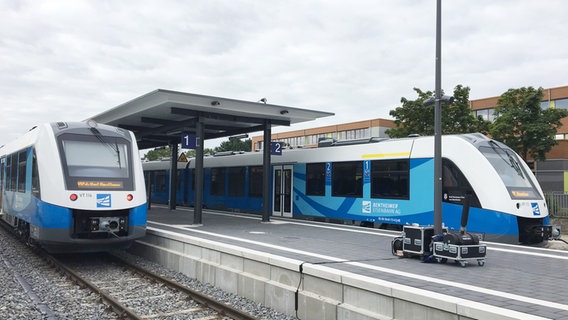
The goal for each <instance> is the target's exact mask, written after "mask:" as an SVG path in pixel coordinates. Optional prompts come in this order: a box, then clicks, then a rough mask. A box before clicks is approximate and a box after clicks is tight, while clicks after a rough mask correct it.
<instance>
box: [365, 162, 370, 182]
mask: <svg viewBox="0 0 568 320" xmlns="http://www.w3.org/2000/svg"><path fill="white" fill-rule="evenodd" d="M369 182H371V162H370V161H369V160H365V161H363V183H369Z"/></svg>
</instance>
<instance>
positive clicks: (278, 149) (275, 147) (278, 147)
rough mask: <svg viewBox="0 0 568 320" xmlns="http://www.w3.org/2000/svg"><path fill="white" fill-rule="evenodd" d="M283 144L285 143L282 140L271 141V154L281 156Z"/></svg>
mask: <svg viewBox="0 0 568 320" xmlns="http://www.w3.org/2000/svg"><path fill="white" fill-rule="evenodd" d="M283 145H284V143H282V142H270V154H271V155H273V156H281V155H282V146H283Z"/></svg>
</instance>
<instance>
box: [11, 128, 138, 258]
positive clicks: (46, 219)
mask: <svg viewBox="0 0 568 320" xmlns="http://www.w3.org/2000/svg"><path fill="white" fill-rule="evenodd" d="M0 190H1V192H0V198H1V199H0V215H1V218H2V220H3V221H4V222H6V223H8V224H9V225H10V226H12V227H13V228H14V229H15V230H16V231H17V232H18V234H20V235H21V237H22V238H24V239H25V240H26V241H28V242H29V243H34V244H39V245H40V246H42V247H44V248H45V249H47V250H48V251H51V252H80V251H101V250H107V249H114V248H121V247H127V246H129V245H130V244H131V242H132V241H133V240H135V239H138V238H141V237H143V236H144V235H145V233H146V210H147V205H146V190H145V187H144V176H143V172H142V165H141V163H140V161H139V155H138V147H137V145H136V139H135V137H134V134H133V133H132V132H130V131H127V130H123V129H120V128H116V127H111V126H106V125H101V124H97V123H95V122H93V121H88V122H77V123H71V122H56V123H45V124H42V125H40V126H37V127H34V128H33V129H31V130H30V131H28V132H27V133H26V134H25V135H24V136H22V137H20V138H19V139H17V140H15V141H14V142H11V143H8V144H6V145H3V146H2V147H0Z"/></svg>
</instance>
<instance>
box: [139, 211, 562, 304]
mask: <svg viewBox="0 0 568 320" xmlns="http://www.w3.org/2000/svg"><path fill="white" fill-rule="evenodd" d="M148 222H151V223H154V224H157V225H161V226H167V227H171V228H176V229H180V230H184V231H189V232H195V233H200V234H205V235H209V236H214V237H218V238H223V239H227V240H232V241H240V242H244V243H250V244H253V245H257V246H262V247H267V248H271V249H276V250H280V251H285V252H290V253H295V254H301V255H305V256H309V257H314V258H318V259H325V260H329V261H336V262H343V263H345V264H349V265H353V266H357V267H361V268H366V269H370V270H375V271H379V272H384V273H389V274H394V275H397V276H402V277H407V278H412V279H416V280H422V281H428V282H432V283H437V284H441V285H445V286H452V287H456V288H461V289H465V290H471V291H475V292H479V293H483V294H489V295H494V296H498V297H502V298H507V299H512V300H517V301H521V302H525V303H531V304H536V305H540V306H544V307H549V308H555V309H560V310H566V311H568V305H566V304H560V303H556V302H551V301H546V300H541V299H535V298H530V297H525V296H521V295H517V294H513V293H508V292H503V291H497V290H492V289H487V288H483V287H478V286H473V285H469V284H465V283H457V282H455V281H448V280H443V279H438V278H432V277H427V276H423V275H419V274H415V273H410V272H405V271H398V270H393V269H389V268H384V267H378V266H373V265H370V264H366V263H361V262H349V261H347V260H345V259H340V258H337V257H333V256H328V255H323V254H319V253H313V252H308V251H303V250H298V249H291V248H287V247H283V246H279V245H273V244H267V243H263V242H258V241H254V240H249V239H243V238H239V237H233V236H227V235H223V234H218V233H213V232H209V231H203V230H196V229H186V228H182V227H177V226H175V225H170V224H165V223H159V222H153V221H148Z"/></svg>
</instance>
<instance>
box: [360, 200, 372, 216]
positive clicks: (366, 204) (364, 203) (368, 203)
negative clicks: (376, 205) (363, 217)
mask: <svg viewBox="0 0 568 320" xmlns="http://www.w3.org/2000/svg"><path fill="white" fill-rule="evenodd" d="M361 204H362V206H363V208H362V210H361V212H363V213H371V201H367V200H363V201H362V202H361Z"/></svg>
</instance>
